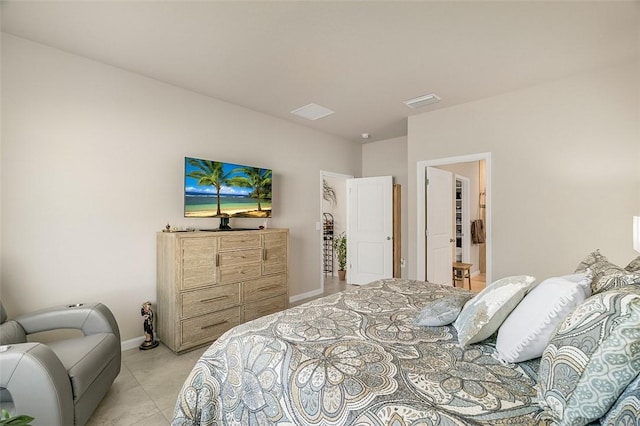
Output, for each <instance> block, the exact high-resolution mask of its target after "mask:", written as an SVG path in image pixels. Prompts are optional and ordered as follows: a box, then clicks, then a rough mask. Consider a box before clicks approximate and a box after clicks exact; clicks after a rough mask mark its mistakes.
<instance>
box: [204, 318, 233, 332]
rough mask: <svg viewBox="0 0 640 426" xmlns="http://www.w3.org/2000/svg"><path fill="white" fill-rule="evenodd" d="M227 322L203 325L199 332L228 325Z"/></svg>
mask: <svg viewBox="0 0 640 426" xmlns="http://www.w3.org/2000/svg"><path fill="white" fill-rule="evenodd" d="M228 322H229V321H227V320H224V321H220V322H217V323H215V324H209V325H205V326H204V327H200V330H206V329H208V328H212V327H217V326H219V325H222V324H226V323H228Z"/></svg>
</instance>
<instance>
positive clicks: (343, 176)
mask: <svg viewBox="0 0 640 426" xmlns="http://www.w3.org/2000/svg"><path fill="white" fill-rule="evenodd" d="M325 177H330V178H335V179H344V180H345V181H346V180H347V179H353V178H354V176H353V175H346V174H343V173H335V172H328V171H326V170H320V181H319V188H320V192H319V194H320V195H319V197H320V214H319V215H318V217H319V219H318V220H319V222H317V224H316V230H317V231H320V232H319V233H318V234H319V235H318V246H319V247H320V251H319V254H318V258H319V259H320V266H319V268H318V270H319V271H320V290H319V293H318V294H322V293H324V270H323V263H322V261H323V259H322V248H323V240H322V213H324V210H323V208H322V207H323V205H324V204H323V200H324V198H323V197H322V194H323V186H322V180H323V179H324V178H325ZM345 186H346V183H345ZM338 202H342V203H344V211H345V218H346V217H347V215H346V212H347V198H346V197H345V199H344V200H338ZM345 230H346V224H345ZM314 296H315V294H314Z"/></svg>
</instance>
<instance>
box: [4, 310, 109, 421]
mask: <svg viewBox="0 0 640 426" xmlns="http://www.w3.org/2000/svg"><path fill="white" fill-rule="evenodd" d="M58 329H78V330H80V331H82V334H83V336H80V337H73V338H68V339H64V340H59V341H55V342H50V343H46V344H43V343H27V335H29V334H32V333H37V332H41V331H49V330H58ZM0 345H2V346H0V404H1V405H2V407H3V408H4V407H9V408H10V410H9V411H10V412H13V413H14V414H27V415H29V416H32V417H34V418H35V420H34V421H33V425H47V426H49V425H60V426H68V425H84V424H85V423H86V422H87V420H88V419H89V417H90V416H91V414H92V413H93V411H94V410H95V409H96V407H97V406H98V404H99V403H100V401H101V400H102V398H103V397H104V396H105V395H106V393H107V391H108V390H109V388H110V387H111V384H112V383H113V381H114V380H115V378H116V377H117V376H118V373H119V372H120V360H121V349H120V331H119V329H118V324H117V323H116V320H115V318H114V316H113V314H112V313H111V311H110V310H109V308H107V307H106V306H105V305H103V304H102V303H88V304H78V305H67V306H58V307H55V308H50V309H44V310H41V311H38V312H34V313H30V314H25V315H22V316H19V317H18V318H15V319H14V320H10V321H7V315H6V313H5V310H4V307H3V306H2V303H0Z"/></svg>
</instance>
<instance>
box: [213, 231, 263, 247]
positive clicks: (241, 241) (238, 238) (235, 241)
mask: <svg viewBox="0 0 640 426" xmlns="http://www.w3.org/2000/svg"><path fill="white" fill-rule="evenodd" d="M260 237H261V236H260V234H258V233H256V234H251V233H249V234H233V235H225V236H223V237H220V250H234V249H246V248H260V243H261V238H260Z"/></svg>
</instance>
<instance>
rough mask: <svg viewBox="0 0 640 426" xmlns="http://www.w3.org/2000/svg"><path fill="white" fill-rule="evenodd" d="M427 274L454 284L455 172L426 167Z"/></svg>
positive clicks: (429, 276)
mask: <svg viewBox="0 0 640 426" xmlns="http://www.w3.org/2000/svg"><path fill="white" fill-rule="evenodd" d="M426 204H427V206H426V209H427V223H426V225H427V226H426V240H427V250H426V268H427V271H426V277H427V281H429V282H432V283H436V284H449V285H451V284H452V282H451V264H452V262H453V259H452V258H453V242H454V241H455V240H454V239H453V235H452V231H453V173H451V172H448V171H445V170H440V169H436V168H434V167H427V200H426Z"/></svg>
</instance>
